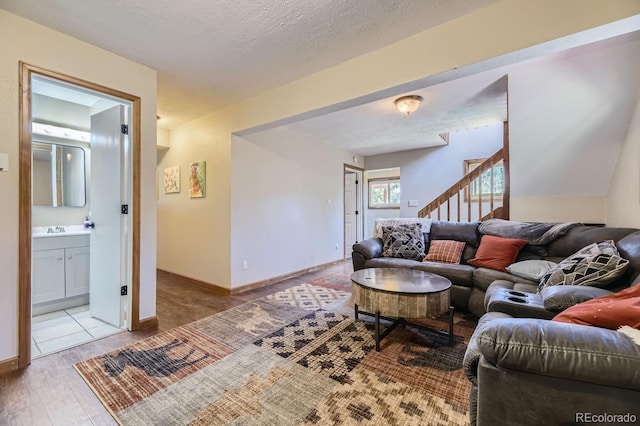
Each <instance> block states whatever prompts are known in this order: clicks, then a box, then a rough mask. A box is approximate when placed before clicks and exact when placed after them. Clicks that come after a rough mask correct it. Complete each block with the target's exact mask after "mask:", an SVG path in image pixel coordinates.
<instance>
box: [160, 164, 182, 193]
mask: <svg viewBox="0 0 640 426" xmlns="http://www.w3.org/2000/svg"><path fill="white" fill-rule="evenodd" d="M163 182H164V193H165V194H173V193H179V192H180V166H173V167H167V168H166V169H164V180H163Z"/></svg>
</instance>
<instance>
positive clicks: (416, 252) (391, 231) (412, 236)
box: [382, 223, 424, 260]
mask: <svg viewBox="0 0 640 426" xmlns="http://www.w3.org/2000/svg"><path fill="white" fill-rule="evenodd" d="M382 242H383V249H382V255H383V256H384V257H399V258H402V259H416V260H422V258H424V236H423V235H422V227H421V225H420V224H417V223H414V224H410V225H394V226H382Z"/></svg>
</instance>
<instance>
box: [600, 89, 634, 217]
mask: <svg viewBox="0 0 640 426" xmlns="http://www.w3.org/2000/svg"><path fill="white" fill-rule="evenodd" d="M606 219H607V220H606V222H607V225H609V226H628V227H634V228H640V93H638V103H637V105H636V108H635V113H634V115H633V118H632V120H631V123H630V125H629V130H628V132H627V135H626V138H625V141H624V144H623V145H622V149H621V150H620V155H619V157H618V162H617V164H616V169H615V172H614V174H613V178H612V179H611V186H610V189H609V192H608V194H607V199H606Z"/></svg>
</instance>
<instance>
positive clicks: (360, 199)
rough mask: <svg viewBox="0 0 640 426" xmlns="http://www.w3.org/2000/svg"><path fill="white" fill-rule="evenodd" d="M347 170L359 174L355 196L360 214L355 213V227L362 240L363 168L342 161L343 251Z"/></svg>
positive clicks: (344, 255)
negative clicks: (356, 220) (356, 221)
mask: <svg viewBox="0 0 640 426" xmlns="http://www.w3.org/2000/svg"><path fill="white" fill-rule="evenodd" d="M347 170H349V171H351V172H354V173H359V176H360V185H359V187H358V192H357V196H358V206H357V207H358V209H359V210H358V211H359V212H360V214H358V215H357V219H358V223H357V224H356V228H357V229H358V228H359V229H360V236H361V237H362V238H361V240H364V199H363V197H364V190H363V188H364V184H363V182H362V181H363V180H364V169H363V168H360V167H356V166H352V165H351V164H346V163H344V167H343V170H342V200H343V201H342V234H343V235H342V247H343V251H344V245H345V243H346V241H347V230H346V228H345V226H344V222H345V218H346V216H347V205H346V203H345V202H344V196H345V194H346V189H347V188H346V185H347V179H346V176H347ZM342 256H343V259H346V258H347V253H343V255H342Z"/></svg>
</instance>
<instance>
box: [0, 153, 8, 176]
mask: <svg viewBox="0 0 640 426" xmlns="http://www.w3.org/2000/svg"><path fill="white" fill-rule="evenodd" d="M8 171H9V154H7V153H4V152H0V172H8Z"/></svg>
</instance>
